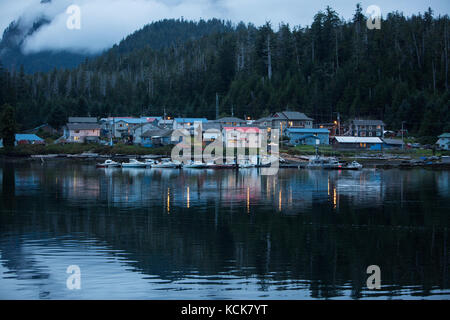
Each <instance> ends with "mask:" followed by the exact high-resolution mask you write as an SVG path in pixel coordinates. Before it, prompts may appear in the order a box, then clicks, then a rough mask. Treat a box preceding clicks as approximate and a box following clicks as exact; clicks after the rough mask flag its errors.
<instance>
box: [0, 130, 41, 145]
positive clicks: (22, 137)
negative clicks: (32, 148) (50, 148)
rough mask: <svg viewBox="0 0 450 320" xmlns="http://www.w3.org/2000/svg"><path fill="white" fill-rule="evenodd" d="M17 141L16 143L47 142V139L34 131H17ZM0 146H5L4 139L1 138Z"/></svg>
mask: <svg viewBox="0 0 450 320" xmlns="http://www.w3.org/2000/svg"><path fill="white" fill-rule="evenodd" d="M15 138H16V141H15V142H14V145H16V146H17V145H18V144H45V140H44V139H42V138H40V137H38V136H37V135H35V134H32V133H16V135H15ZM0 148H3V139H1V140H0Z"/></svg>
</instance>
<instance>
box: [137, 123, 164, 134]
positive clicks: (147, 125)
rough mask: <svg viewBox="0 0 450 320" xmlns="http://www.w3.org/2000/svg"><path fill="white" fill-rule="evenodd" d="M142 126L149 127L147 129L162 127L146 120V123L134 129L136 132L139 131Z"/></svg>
mask: <svg viewBox="0 0 450 320" xmlns="http://www.w3.org/2000/svg"><path fill="white" fill-rule="evenodd" d="M142 127H147V130H155V129H160V128H159V127H157V126H155V125H154V124H151V123H149V122H145V123H141V124H138V125H137V126H135V127H134V128H133V129H132V130H133V131H134V132H139V130H141V128H142Z"/></svg>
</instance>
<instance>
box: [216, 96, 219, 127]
mask: <svg viewBox="0 0 450 320" xmlns="http://www.w3.org/2000/svg"><path fill="white" fill-rule="evenodd" d="M217 119H219V94H218V93H217V92H216V120H217Z"/></svg>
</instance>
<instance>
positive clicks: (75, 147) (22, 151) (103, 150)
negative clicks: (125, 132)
mask: <svg viewBox="0 0 450 320" xmlns="http://www.w3.org/2000/svg"><path fill="white" fill-rule="evenodd" d="M171 150H172V146H164V147H159V148H145V147H141V146H132V145H124V144H116V145H114V146H112V147H111V146H102V145H98V144H81V143H80V144H79V143H72V144H65V145H62V144H49V145H19V146H16V147H14V149H12V150H9V151H8V150H6V149H4V148H2V149H0V154H1V155H6V156H14V157H26V156H31V155H39V154H42V155H45V154H81V153H83V152H93V153H98V154H105V155H109V154H111V155H117V154H126V155H151V154H155V155H170V153H171Z"/></svg>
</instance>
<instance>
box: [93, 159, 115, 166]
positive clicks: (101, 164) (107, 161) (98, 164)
mask: <svg viewBox="0 0 450 320" xmlns="http://www.w3.org/2000/svg"><path fill="white" fill-rule="evenodd" d="M118 167H120V163H119V162H115V161H113V160H111V159H108V160H106V161H105V162H103V163H97V168H118Z"/></svg>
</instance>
